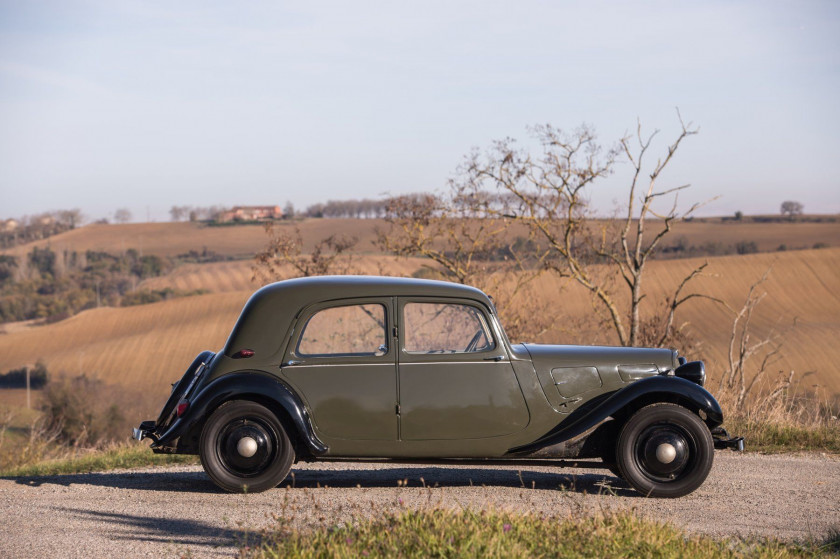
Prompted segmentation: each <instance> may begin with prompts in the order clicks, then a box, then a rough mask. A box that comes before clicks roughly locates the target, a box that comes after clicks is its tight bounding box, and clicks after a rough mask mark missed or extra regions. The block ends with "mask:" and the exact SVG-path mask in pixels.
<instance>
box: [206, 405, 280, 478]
mask: <svg viewBox="0 0 840 559" xmlns="http://www.w3.org/2000/svg"><path fill="white" fill-rule="evenodd" d="M199 454H200V455H201V465H202V466H204V471H205V472H207V475H208V476H210V479H212V480H213V483H215V484H216V485H218V486H219V487H221V488H222V489H224V490H225V491H230V492H249V493H259V492H260V491H265V490H266V489H271V488H272V487H276V486H277V485H278V484H279V483H280V482H281V481H283V479H285V477H286V476H287V475H288V473H289V470H290V469H291V467H292V462H293V461H294V457H295V453H294V450H293V449H292V444H291V441H290V440H289V437H288V435H287V434H286V431H285V430H284V429H283V425H282V424H281V423H280V421H279V420H278V419H277V416H275V415H274V414H273V413H272V412H271V410H269V409H268V408H266V407H265V406H263V405H261V404H258V403H256V402H250V401H247V400H233V401H231V402H226V403H225V404H222V405H221V406H219V408H218V409H217V410H216V411H215V412H213V415H211V416H210V419H208V420H207V423H205V425H204V429H203V430H202V431H201V442H200V445H199Z"/></svg>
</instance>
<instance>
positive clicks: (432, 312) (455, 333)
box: [403, 303, 494, 353]
mask: <svg viewBox="0 0 840 559" xmlns="http://www.w3.org/2000/svg"><path fill="white" fill-rule="evenodd" d="M403 314H404V315H405V316H404V326H403V330H404V334H403V338H404V340H405V342H404V343H405V350H406V351H407V352H410V353H473V352H476V351H485V350H487V349H490V348H492V347H493V345H494V344H493V337H492V336H491V334H490V329H489V328H488V326H487V322H486V321H485V320H484V316H483V315H482V313H481V311H479V310H478V309H477V308H475V307H471V306H469V305H457V304H450V303H406V305H405V308H404V311H403Z"/></svg>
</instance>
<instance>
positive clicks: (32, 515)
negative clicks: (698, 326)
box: [0, 451, 840, 558]
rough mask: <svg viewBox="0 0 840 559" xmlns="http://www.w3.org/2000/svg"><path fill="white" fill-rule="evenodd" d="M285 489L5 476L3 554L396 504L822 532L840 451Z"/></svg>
mask: <svg viewBox="0 0 840 559" xmlns="http://www.w3.org/2000/svg"><path fill="white" fill-rule="evenodd" d="M292 472H293V475H292V477H290V478H289V479H288V480H287V481H286V482H284V483H283V485H282V486H281V488H278V489H275V490H271V491H267V492H265V493H261V494H254V495H231V494H226V493H221V492H220V491H218V490H217V489H216V487H215V486H214V485H213V484H212V483H211V482H210V481H209V479H208V478H207V477H206V476H205V474H204V472H203V471H202V470H201V468H200V467H196V466H187V467H183V466H182V467H173V468H156V469H144V470H121V471H115V472H108V473H99V474H77V475H66V476H53V477H41V478H5V479H0V557H9V558H14V557H67V558H72V557H84V558H94V557H166V556H171V557H177V556H178V555H179V554H183V553H185V552H187V551H189V552H190V553H191V554H192V555H193V556H196V557H208V556H209V557H223V556H231V555H234V554H235V552H236V549H237V546H238V545H239V543H240V542H243V541H251V542H253V541H256V538H257V537H258V534H257V532H258V530H259V529H260V528H262V527H265V526H269V525H271V524H272V523H273V522H274V520H273V515H278V516H285V517H290V518H292V520H293V522H295V523H297V524H299V525H306V526H317V525H321V524H326V525H335V524H339V523H343V522H347V521H348V520H350V519H352V518H354V517H360V516H370V515H375V514H378V513H381V512H383V511H398V510H400V509H401V508H402V507H410V508H420V507H430V506H443V507H450V508H458V507H470V508H473V509H481V508H488V507H495V508H498V509H506V510H515V511H530V512H534V513H538V514H548V515H561V516H562V515H568V514H572V515H579V514H585V513H587V512H597V511H599V510H623V509H635V510H636V511H637V512H639V513H640V514H642V515H644V516H646V517H649V518H653V519H658V520H664V521H669V522H672V523H673V524H674V525H676V526H678V527H680V528H683V529H686V530H688V531H690V532H695V533H705V534H711V535H713V536H775V537H779V538H782V539H786V540H808V539H822V538H825V537H826V536H827V535H828V534H829V533H830V532H831V531H832V530H837V529H840V459H838V458H837V457H836V456H825V455H819V454H807V455H777V456H762V455H756V454H745V455H738V454H735V453H731V452H729V451H724V452H717V453H716V457H715V466H714V468H713V470H712V473H711V475H710V476H709V479H708V480H707V481H706V483H705V484H704V485H703V486H702V487H701V488H700V489H699V490H698V491H696V492H694V493H693V494H691V495H689V496H687V497H683V498H681V499H673V500H666V499H646V498H642V497H640V496H639V495H638V494H636V493H635V492H633V491H632V490H630V489H629V488H628V487H627V486H626V485H624V484H623V483H622V482H621V481H620V480H618V479H617V478H614V477H612V476H611V475H610V474H608V473H605V472H606V471H605V470H580V469H557V468H548V467H528V468H525V469H522V470H521V471H518V470H517V468H511V467H499V466H457V467H451V466H445V467H444V466H429V465H410V466H406V465H385V464H341V463H324V462H322V463H314V464H299V465H298V466H297V467H295V469H293V471H292Z"/></svg>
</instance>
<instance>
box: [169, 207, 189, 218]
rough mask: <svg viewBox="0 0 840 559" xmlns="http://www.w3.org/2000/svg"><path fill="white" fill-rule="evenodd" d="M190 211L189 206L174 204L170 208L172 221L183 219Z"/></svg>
mask: <svg viewBox="0 0 840 559" xmlns="http://www.w3.org/2000/svg"><path fill="white" fill-rule="evenodd" d="M189 211H190V207H189V206H172V207H171V208H169V216H170V218H172V221H181V220H182V219H184V218H185V217H187V214H188V213H189Z"/></svg>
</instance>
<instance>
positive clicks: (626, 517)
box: [239, 508, 833, 559]
mask: <svg viewBox="0 0 840 559" xmlns="http://www.w3.org/2000/svg"><path fill="white" fill-rule="evenodd" d="M249 543H250V544H251V545H243V546H242V547H241V548H240V551H239V556H240V557H241V558H279V557H301V558H309V557H481V558H485V557H599V558H600V557H652V556H653V557H675V558H676V557H760V558H762V557H768V558H769V557H773V558H780V559H783V558H786V557H822V556H827V554H828V553H830V552H831V551H832V547H831V545H833V544H830V543H829V544H823V545H820V544H818V543H813V544H784V543H781V542H778V541H775V540H766V541H752V542H742V541H739V540H714V539H712V538H710V537H707V536H690V535H687V534H685V533H684V532H682V531H680V530H678V529H676V528H674V527H672V526H670V525H668V524H663V523H658V522H652V521H648V520H644V519H642V518H640V517H639V516H637V515H635V514H633V513H631V512H621V513H601V514H598V515H594V516H585V515H584V516H568V517H564V518H545V517H537V516H534V515H529V514H525V515H522V514H515V513H508V512H499V511H493V510H490V511H480V512H476V511H472V510H469V509H466V510H461V511H451V510H445V509H440V508H435V509H426V510H420V511H415V510H405V511H402V512H400V513H398V514H386V515H384V516H381V517H379V518H378V519H373V520H360V521H357V522H355V523H352V524H348V525H341V526H331V527H326V526H324V527H321V528H317V529H314V530H305V529H304V530H302V529H296V528H293V527H292V526H291V523H290V522H289V521H287V520H284V519H283V518H280V519H278V525H277V526H276V528H274V529H272V530H269V531H266V532H264V533H263V534H262V538H261V540H260V542H259V543H255V542H253V541H252V542H249Z"/></svg>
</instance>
